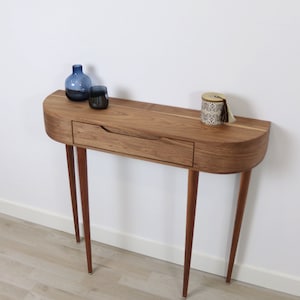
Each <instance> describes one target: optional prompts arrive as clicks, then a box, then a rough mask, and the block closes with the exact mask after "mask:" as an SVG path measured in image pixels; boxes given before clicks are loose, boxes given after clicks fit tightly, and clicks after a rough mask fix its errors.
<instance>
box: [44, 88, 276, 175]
mask: <svg viewBox="0 0 300 300" xmlns="http://www.w3.org/2000/svg"><path fill="white" fill-rule="evenodd" d="M43 109H44V119H45V128H46V132H47V134H48V135H49V136H50V137H51V138H52V139H54V140H56V141H58V142H61V143H64V144H69V145H75V146H85V147H86V148H92V149H94V148H95V149H99V150H101V151H102V150H103V151H108V152H115V153H117V154H121V155H128V156H133V157H136V158H141V159H146V160H154V161H155V160H156V157H155V155H156V154H157V153H158V152H157V149H155V148H161V147H162V148H161V149H160V150H162V151H160V152H164V151H163V150H164V149H165V150H166V151H165V152H168V151H169V152H174V153H173V154H172V153H171V154H170V155H173V156H174V158H172V159H171V160H170V161H169V160H168V159H167V158H166V157H167V156H168V153H166V154H165V155H164V156H163V157H160V155H162V154H161V153H160V154H159V155H158V159H157V161H158V162H161V163H167V164H172V165H176V166H180V167H186V168H190V169H197V170H200V171H205V172H211V173H235V172H241V171H245V170H247V169H251V168H253V167H254V166H256V165H257V164H258V163H259V162H260V161H261V160H262V159H263V157H264V155H265V153H266V150H267V145H268V137H269V131H270V125H271V123H270V122H268V121H262V120H257V119H251V118H244V117H238V116H235V117H236V122H234V123H224V124H222V125H217V126H209V125H205V124H203V123H202V122H201V121H200V114H201V112H200V111H199V110H193V109H186V108H180V107H173V106H167V105H160V104H153V103H147V102H140V101H132V100H127V99H120V98H110V99H109V106H108V108H107V109H104V110H95V109H92V108H90V107H89V104H88V102H87V101H84V102H75V101H70V100H68V99H67V98H66V96H65V92H64V91H63V90H58V91H56V92H54V93H52V94H51V95H49V96H48V97H47V98H46V99H45V100H44V103H43ZM91 126H94V127H91ZM96 127H97V128H100V129H101V132H99V134H100V135H101V137H102V138H103V139H102V140H103V141H104V140H105V138H106V135H108V134H110V136H109V138H110V140H113V139H114V138H115V137H117V136H118V138H119V137H120V139H118V143H117V142H116V143H115V144H114V145H113V148H112V146H111V148H109V146H108V143H109V141H106V142H105V143H106V144H105V146H104V147H103V149H102V146H101V144H100V142H101V141H99V142H97V143H96V144H93V143H88V140H95V136H97V134H96V131H95V130H98V129H96ZM90 129H91V131H92V133H90V132H89V131H90ZM112 133H113V135H112ZM107 138H108V137H107ZM128 138H130V140H129V139H128ZM96 139H97V138H96ZM138 139H140V140H138ZM145 140H146V141H147V142H146V145H148V146H149V149H150V151H151V153H149V155H148V154H147V155H145V157H143V155H140V153H138V152H137V149H135V150H134V151H133V152H131V151H130V149H129V148H131V146H132V142H133V143H134V147H135V148H137V147H140V145H143V143H142V142H143V141H145ZM153 141H156V142H155V144H154V142H153ZM157 141H159V142H157ZM166 141H167V142H166ZM170 141H171V142H172V143H171V144H170ZM174 141H175V142H174ZM148 142H149V144H148ZM120 143H122V145H121V146H120ZM124 143H125V144H126V145H125V144H124ZM136 143H138V144H136ZM161 143H163V144H161ZM177 146H178V148H177ZM164 147H166V148H164ZM125 148H126V149H127V150H128V149H129V150H128V153H127V150H124V149H125ZM173 148H174V149H175V150H174V151H170V150H172V149H173ZM115 149H117V150H116V151H115ZM151 149H152V150H151ZM144 150H147V148H146V147H145V149H144ZM180 153H183V155H182V157H184V159H182V161H180V162H179V163H178V164H177V159H179V158H180V157H181V154H180Z"/></svg>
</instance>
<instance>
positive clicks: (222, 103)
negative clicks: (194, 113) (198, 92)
mask: <svg viewBox="0 0 300 300" xmlns="http://www.w3.org/2000/svg"><path fill="white" fill-rule="evenodd" d="M200 119H201V121H202V122H203V123H204V124H206V125H220V124H222V123H224V122H233V121H235V119H234V117H233V115H232V114H231V112H230V111H229V110H228V106H227V103H226V97H225V95H223V94H219V93H205V94H203V95H202V107H201V118H200Z"/></svg>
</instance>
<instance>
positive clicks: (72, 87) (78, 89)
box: [65, 65, 92, 101]
mask: <svg viewBox="0 0 300 300" xmlns="http://www.w3.org/2000/svg"><path fill="white" fill-rule="evenodd" d="M91 86H92V81H91V79H90V77H89V76H87V75H86V74H84V73H83V72H82V65H73V73H72V74H71V75H70V76H69V77H67V79H66V81H65V89H66V96H67V97H68V98H69V99H70V100H72V101H84V100H87V99H89V91H90V87H91Z"/></svg>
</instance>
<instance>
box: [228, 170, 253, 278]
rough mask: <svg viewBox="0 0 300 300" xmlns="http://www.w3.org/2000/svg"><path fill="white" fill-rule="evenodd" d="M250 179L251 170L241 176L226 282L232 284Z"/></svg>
mask: <svg viewBox="0 0 300 300" xmlns="http://www.w3.org/2000/svg"><path fill="white" fill-rule="evenodd" d="M250 177H251V170H248V171H245V172H243V173H242V174H241V181H240V191H239V198H238V202H237V208H236V215H235V223H234V229H233V236H232V243H231V250H230V257H229V263H228V269H227V277H226V282H230V280H231V275H232V269H233V265H234V259H235V254H236V249H237V245H238V241H239V236H240V231H241V225H242V221H243V215H244V210H245V206H246V199H247V193H248V187H249V182H250Z"/></svg>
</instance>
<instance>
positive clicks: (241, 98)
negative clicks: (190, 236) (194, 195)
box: [0, 0, 300, 295]
mask: <svg viewBox="0 0 300 300" xmlns="http://www.w3.org/2000/svg"><path fill="white" fill-rule="evenodd" d="M0 25H1V26H0V36H1V41H2V42H1V48H0V49H1V52H0V55H1V60H0V61H1V72H0V82H1V94H0V95H1V96H0V97H1V110H0V122H1V126H0V137H1V147H0V166H1V169H0V199H1V201H0V212H1V211H2V212H5V213H10V214H12V215H17V216H20V217H23V218H25V219H26V218H27V219H29V220H33V221H36V222H40V223H44V224H46V225H49V226H53V227H56V228H59V229H62V230H72V229H71V227H70V228H69V229H67V225H66V224H69V225H70V224H71V208H70V202H69V190H68V181H67V170H66V162H65V153H64V147H63V145H61V144H58V143H56V142H54V141H52V140H50V139H49V138H48V137H47V136H46V133H45V131H44V125H43V112H42V101H43V99H44V98H45V97H46V96H47V95H48V94H50V93H51V92H53V91H54V90H56V89H63V88H64V80H65V78H66V77H67V76H68V75H69V74H70V73H71V66H72V64H74V63H81V64H83V66H84V71H85V72H86V73H87V74H89V75H90V76H91V78H92V79H93V83H94V84H105V85H107V87H108V90H109V94H110V95H111V96H117V97H127V98H129V99H137V100H141V101H149V102H157V103H161V104H169V105H174V106H182V107H189V108H195V109H200V105H201V100H200V99H201V94H202V93H204V92H206V91H217V92H222V93H224V94H226V95H227V96H228V98H229V102H230V104H231V108H232V110H233V112H234V113H235V114H236V115H242V116H249V117H253V118H259V119H265V120H270V121H272V131H271V136H270V143H269V149H268V152H267V155H266V157H265V160H264V161H263V162H262V163H261V164H260V165H259V166H258V167H257V168H255V170H254V171H253V178H252V181H251V187H250V190H249V196H248V203H247V207H246V212H245V219H244V224H243V228H242V236H241V240H240V245H239V250H238V254H237V263H238V264H239V266H237V267H236V269H235V273H234V277H235V278H238V279H239V280H244V281H247V282H250V283H254V284H258V285H261V286H265V287H271V288H274V289H278V290H283V291H286V292H289V293H293V294H297V295H300V290H299V286H300V284H299V282H300V259H299V253H300V240H299V236H300V222H299V211H300V203H299V194H300V193H299V187H300V184H299V182H298V181H299V177H300V171H299V164H300V159H299V152H300V137H299V127H300V117H299V104H298V102H299V95H300V84H299V82H300V76H299V69H300V34H299V28H300V3H299V1H296V0H285V1H283V0H264V1H258V0H251V1H250V0H249V1H248V0H226V1H224V0H202V1H199V0H198V1H196V0H188V1H179V0H176V1H174V0H173V1H171V0H169V1H167V0H159V1H158V0H152V1H141V0H127V1H122V0H106V1H103V0H102V1H95V0H88V1H84V2H83V1H78V0H72V1H71V0H69V1H58V0H51V1H37V0H36V1H34V0H28V1H17V0H10V1H6V2H4V3H2V5H1V12H0ZM88 159H89V166H88V167H89V176H90V206H91V222H92V226H93V228H92V232H93V238H94V239H97V240H100V241H104V242H107V243H111V244H115V245H118V246H121V247H124V248H127V249H131V250H135V251H139V252H142V253H145V254H149V255H153V256H156V257H160V258H164V259H169V260H171V261H175V262H179V263H182V261H183V256H181V254H182V249H183V247H184V228H185V202H186V183H187V171H186V170H183V169H176V168H173V167H169V166H163V165H157V164H153V163H148V162H143V161H137V160H131V159H126V158H121V157H114V156H112V155H109V154H103V153H100V152H94V151H89V153H88ZM238 179H239V175H212V174H205V173H201V174H200V180H199V195H198V206H197V221H196V227H195V239H194V261H193V266H194V267H196V268H199V269H202V270H206V271H209V272H214V273H217V274H220V275H224V274H225V271H226V267H225V264H224V262H225V261H226V260H227V259H228V252H229V246H230V239H231V230H232V219H233V214H234V207H235V204H236V193H237V189H238ZM39 216H40V217H39ZM46 216H48V217H49V218H47V217H46ZM45 220H46V221H45ZM47 220H48V221H47ZM59 220H60V221H62V220H65V221H66V222H65V223H64V222H63V221H62V223H55V222H59ZM0 247H1V246H0ZM173 255H174V256H173Z"/></svg>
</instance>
